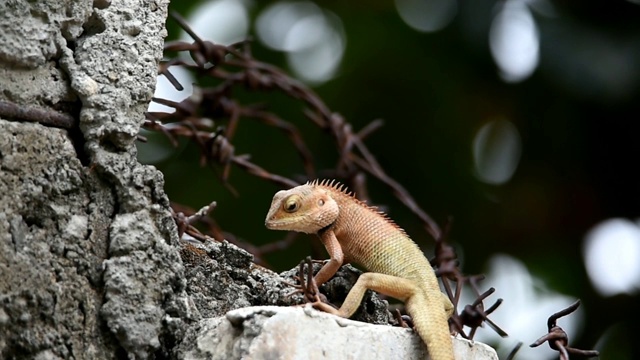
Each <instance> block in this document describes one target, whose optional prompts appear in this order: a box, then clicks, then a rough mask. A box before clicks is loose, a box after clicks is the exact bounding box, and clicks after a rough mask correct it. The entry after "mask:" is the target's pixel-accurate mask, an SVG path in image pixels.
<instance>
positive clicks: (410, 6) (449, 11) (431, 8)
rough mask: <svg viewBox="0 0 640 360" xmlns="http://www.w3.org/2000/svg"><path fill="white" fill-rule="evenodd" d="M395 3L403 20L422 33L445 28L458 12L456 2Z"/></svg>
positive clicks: (398, 0) (422, 0) (412, 0)
mask: <svg viewBox="0 0 640 360" xmlns="http://www.w3.org/2000/svg"><path fill="white" fill-rule="evenodd" d="M395 3H396V9H397V10H398V14H400V17H401V18H402V20H404V22H406V23H407V25H409V26H411V27H412V28H414V29H415V30H418V31H422V32H433V31H438V30H440V29H442V28H444V27H445V26H447V25H448V24H449V23H450V22H451V20H453V18H454V16H455V15H456V13H457V12H458V2H457V1H456V0H396V1H395Z"/></svg>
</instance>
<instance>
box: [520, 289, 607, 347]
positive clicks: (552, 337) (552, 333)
mask: <svg viewBox="0 0 640 360" xmlns="http://www.w3.org/2000/svg"><path fill="white" fill-rule="evenodd" d="M579 306H580V300H579V299H578V300H577V301H576V302H574V303H573V304H571V305H569V306H568V307H567V308H566V309H562V310H560V311H558V312H557V313H555V314H553V315H551V316H549V319H548V320H547V329H548V330H549V333H548V334H546V335H544V336H542V337H541V338H539V339H538V340H536V341H535V342H534V343H533V344H531V345H529V346H530V347H537V346H540V345H542V344H544V343H545V342H548V343H549V347H550V348H551V349H553V350H555V351H557V352H559V353H560V359H561V360H569V354H572V355H576V356H580V357H586V358H590V357H595V356H599V355H600V353H599V352H598V351H596V350H580V349H576V348H572V347H570V346H569V336H568V335H567V333H566V332H565V331H564V330H563V329H562V328H561V327H560V326H558V325H557V323H556V321H557V320H558V319H559V318H561V317H563V316H566V315H569V314H571V313H572V312H574V311H576V310H577V309H578V307H579Z"/></svg>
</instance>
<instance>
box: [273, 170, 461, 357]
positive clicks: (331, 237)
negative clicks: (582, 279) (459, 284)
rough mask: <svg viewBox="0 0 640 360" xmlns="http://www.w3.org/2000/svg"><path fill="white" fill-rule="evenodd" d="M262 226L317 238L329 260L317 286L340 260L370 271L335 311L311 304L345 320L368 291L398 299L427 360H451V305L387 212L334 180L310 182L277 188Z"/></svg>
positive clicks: (412, 243)
mask: <svg viewBox="0 0 640 360" xmlns="http://www.w3.org/2000/svg"><path fill="white" fill-rule="evenodd" d="M265 225H266V226H267V228H269V229H273V230H288V231H298V232H303V233H309V234H312V233H315V234H317V235H318V236H319V237H320V240H321V241H322V243H323V244H324V246H325V248H326V249H327V252H328V253H329V256H330V259H329V261H328V262H327V263H326V264H325V265H324V266H323V267H322V269H320V271H319V272H318V273H317V274H316V276H315V277H314V280H315V281H316V283H317V285H318V286H320V285H322V284H323V283H325V282H326V281H328V280H329V279H330V278H331V277H332V276H333V275H334V274H335V273H336V271H337V270H338V269H339V268H340V266H342V264H343V263H348V262H354V263H357V264H360V265H362V266H363V267H364V268H366V269H367V270H368V271H369V272H366V273H364V274H362V275H361V276H360V277H359V278H358V281H357V282H356V284H355V285H354V286H353V288H352V289H351V291H350V292H349V294H348V295H347V298H346V299H345V301H344V303H343V304H342V307H340V309H337V310H336V309H334V308H333V307H331V306H329V305H328V304H324V303H320V302H316V303H314V304H313V306H314V307H315V308H318V309H320V310H323V311H326V312H329V313H333V314H336V315H338V316H342V317H345V318H348V317H350V316H351V315H353V313H354V312H355V311H356V310H357V309H358V306H360V302H361V301H362V297H363V295H364V293H365V291H366V290H367V289H371V290H374V291H377V292H380V293H382V294H386V295H388V296H391V297H394V298H396V299H399V300H402V301H404V302H405V305H406V308H407V312H408V313H409V314H410V315H411V317H412V319H413V323H414V325H415V328H416V330H417V332H418V334H419V335H420V337H421V338H422V340H423V341H424V342H425V343H426V345H427V349H428V351H429V355H431V359H433V360H453V345H452V341H451V336H450V334H449V325H448V323H447V319H448V317H449V316H450V315H451V312H452V311H453V305H452V304H451V302H450V301H449V299H448V298H446V297H445V296H444V294H443V293H441V292H440V287H439V286H438V280H437V279H436V277H435V274H434V272H433V268H432V267H431V264H429V261H428V260H427V259H426V258H425V256H424V254H423V253H422V251H421V250H420V248H418V246H417V245H416V244H415V243H414V242H413V241H412V240H411V239H410V238H409V236H407V234H406V233H405V232H404V230H402V228H400V227H399V226H398V225H396V224H395V223H394V222H393V221H391V220H390V219H389V218H387V217H386V215H384V214H382V213H380V212H379V211H378V210H376V209H375V208H373V207H370V206H368V205H366V204H365V203H363V202H362V201H360V200H358V199H356V198H355V197H354V196H353V195H352V194H351V193H348V192H347V191H346V190H344V189H343V187H342V186H341V185H339V184H335V185H334V182H333V181H331V182H328V181H322V182H318V181H314V182H311V183H307V184H305V185H300V186H297V187H295V188H292V189H289V190H282V191H279V192H277V193H276V194H275V195H274V197H273V201H272V203H271V208H270V209H269V213H268V214H267V218H266V220H265Z"/></svg>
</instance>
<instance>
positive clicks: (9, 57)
mask: <svg viewBox="0 0 640 360" xmlns="http://www.w3.org/2000/svg"><path fill="white" fill-rule="evenodd" d="M0 13H2V19H1V20H0V69H1V70H0V90H1V91H0V100H2V101H7V102H11V103H14V104H18V105H28V106H31V107H38V108H41V109H45V110H46V109H49V110H51V109H55V110H57V111H68V112H69V113H71V114H73V115H74V116H77V117H79V130H80V131H78V132H77V134H80V135H77V136H74V139H73V141H71V139H70V137H69V132H67V131H65V130H59V129H54V128H48V127H45V126H42V125H40V124H28V123H19V122H15V119H5V120H14V121H13V122H8V121H4V120H2V119H0V206H1V208H0V358H7V359H22V358H25V359H31V358H43V359H45V358H46V359H55V358H75V359H112V358H122V357H125V358H126V357H129V358H140V359H144V358H156V357H168V356H169V355H170V354H169V353H170V344H172V343H173V342H175V339H176V337H177V336H179V334H180V329H181V328H182V327H184V326H186V325H185V324H184V322H185V321H189V319H190V318H191V316H192V311H191V310H192V309H191V307H190V306H189V301H188V298H187V295H186V292H185V286H186V282H185V280H184V273H183V270H184V269H183V267H182V262H181V259H180V257H179V253H178V247H177V244H178V239H177V236H176V231H175V224H174V222H173V220H172V219H171V216H170V213H169V210H168V205H169V202H168V199H167V197H166V196H165V194H164V191H163V179H162V174H160V173H159V172H158V171H157V170H155V169H154V168H152V167H149V166H143V165H141V164H139V163H138V162H137V161H136V149H135V140H136V136H137V133H138V130H139V127H140V124H141V123H142V122H143V121H144V115H143V114H144V110H145V109H146V107H147V105H148V102H149V100H150V98H151V96H152V94H153V88H154V85H155V78H156V72H157V62H158V60H159V59H160V57H161V55H162V44H163V41H164V36H165V35H166V34H165V30H164V23H165V19H166V15H167V1H165V0H157V1H127V0H120V1H109V0H103V1H75V0H73V1H72V0H68V1H64V0H63V1H60V0H48V1H36V2H34V1H26V0H23V1H20V0H16V1H2V2H0ZM36 121H37V119H36ZM73 145H75V148H74V146H73ZM81 160H82V161H81Z"/></svg>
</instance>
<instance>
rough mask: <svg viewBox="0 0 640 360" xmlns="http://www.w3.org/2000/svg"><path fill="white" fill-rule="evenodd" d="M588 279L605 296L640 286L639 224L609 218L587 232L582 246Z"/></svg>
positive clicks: (632, 290) (625, 291)
mask: <svg viewBox="0 0 640 360" xmlns="http://www.w3.org/2000/svg"><path fill="white" fill-rule="evenodd" d="M583 254H584V262H585V266H586V268H587V273H588V275H589V279H591V282H592V284H593V286H594V287H595V289H596V290H597V291H598V292H599V293H600V294H602V295H604V296H612V295H617V294H620V293H628V294H633V293H636V292H637V291H638V289H639V288H640V226H638V224H635V223H633V222H631V221H629V220H626V219H609V220H605V221H603V222H601V223H599V224H598V225H596V226H594V227H593V228H592V229H591V230H589V232H588V233H587V235H586V237H585V241H584V246H583Z"/></svg>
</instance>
